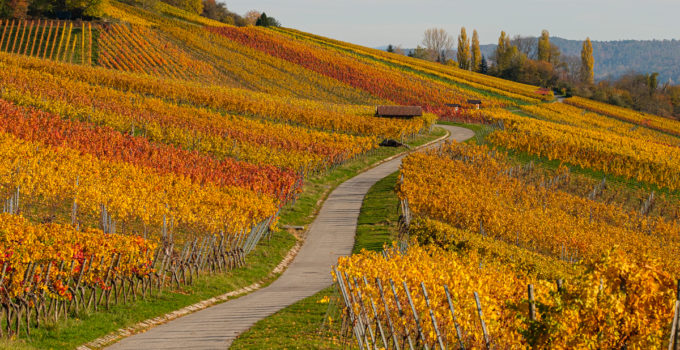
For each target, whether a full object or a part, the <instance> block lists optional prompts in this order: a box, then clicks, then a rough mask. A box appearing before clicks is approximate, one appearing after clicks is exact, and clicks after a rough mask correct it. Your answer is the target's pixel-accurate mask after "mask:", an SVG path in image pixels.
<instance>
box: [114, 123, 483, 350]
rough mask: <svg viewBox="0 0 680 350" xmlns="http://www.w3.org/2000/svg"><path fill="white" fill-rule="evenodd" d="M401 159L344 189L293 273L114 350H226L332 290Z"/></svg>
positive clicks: (324, 210)
mask: <svg viewBox="0 0 680 350" xmlns="http://www.w3.org/2000/svg"><path fill="white" fill-rule="evenodd" d="M441 127H443V128H445V129H446V130H448V131H449V132H450V134H451V135H450V136H449V139H455V140H458V141H463V140H466V139H468V138H470V137H472V136H474V133H473V132H472V131H470V130H468V129H464V128H458V127H454V126H447V125H441ZM400 164H401V157H399V158H396V159H393V160H391V161H389V162H385V163H383V164H381V165H379V166H377V167H375V168H373V169H370V170H368V171H366V172H364V173H361V174H359V175H357V176H355V177H353V178H351V179H349V180H347V181H346V182H344V183H342V184H341V185H340V186H338V187H337V188H336V189H335V190H334V191H333V192H331V194H330V195H329V196H328V199H326V201H325V202H324V204H323V206H322V207H321V210H320V211H319V214H318V216H317V218H316V219H315V220H314V222H313V223H312V224H311V225H310V227H309V232H308V234H307V238H306V240H305V242H304V245H303V246H302V248H301V249H300V252H299V253H298V255H297V257H296V258H295V260H294V261H293V262H292V263H291V265H290V266H289V267H288V269H287V270H286V271H285V272H284V273H283V274H282V275H281V276H280V277H279V278H278V279H277V280H276V281H274V282H273V283H272V284H270V285H269V286H267V287H265V288H262V289H260V290H258V291H256V292H253V293H251V294H248V295H246V296H243V297H240V298H238V299H234V300H231V301H228V302H226V303H223V304H219V305H216V306H212V307H209V308H207V309H205V310H202V311H198V312H196V313H193V314H189V315H187V316H184V317H181V318H179V319H176V320H174V321H171V322H169V323H166V324H163V325H160V326H158V327H155V328H152V329H150V330H149V331H147V332H145V333H140V334H137V335H134V336H131V337H129V338H125V339H123V340H122V341H121V342H119V343H117V344H114V345H113V346H111V347H110V348H109V349H134V350H137V349H141V350H152V349H163V350H170V349H192V350H193V349H226V348H228V347H229V345H230V344H231V343H232V341H234V339H236V337H237V336H238V335H239V334H241V333H242V332H244V331H246V330H247V329H248V328H250V327H251V326H252V325H253V324H255V322H257V321H259V320H261V319H263V318H265V317H267V316H269V315H271V314H273V313H275V312H277V311H279V310H281V309H283V308H285V307H286V306H289V305H291V304H293V303H295V302H297V301H299V300H301V299H304V298H306V297H309V296H312V295H314V294H316V293H317V292H318V291H320V290H322V289H324V288H326V287H328V286H329V285H331V283H332V281H331V274H330V271H331V266H333V265H334V264H336V263H337V261H338V257H341V256H346V255H349V254H351V252H352V247H353V246H354V235H355V232H356V226H357V219H358V218H359V210H360V209H361V203H362V202H363V199H364V196H365V195H366V192H368V190H369V189H370V188H371V186H373V184H375V183H376V182H377V181H378V180H380V179H382V178H384V177H385V176H388V175H389V174H392V173H393V172H395V171H397V170H399V166H400Z"/></svg>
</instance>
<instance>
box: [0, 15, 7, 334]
mask: <svg viewBox="0 0 680 350" xmlns="http://www.w3.org/2000/svg"><path fill="white" fill-rule="evenodd" d="M0 23H1V24H2V36H0V51H2V46H3V44H4V43H5V33H6V32H7V27H9V20H6V21H0ZM0 335H1V334H0Z"/></svg>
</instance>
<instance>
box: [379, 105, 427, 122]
mask: <svg viewBox="0 0 680 350" xmlns="http://www.w3.org/2000/svg"><path fill="white" fill-rule="evenodd" d="M422 115H423V109H422V108H421V107H420V106H378V107H376V109H375V116H376V117H383V118H403V119H410V118H413V117H420V116H422Z"/></svg>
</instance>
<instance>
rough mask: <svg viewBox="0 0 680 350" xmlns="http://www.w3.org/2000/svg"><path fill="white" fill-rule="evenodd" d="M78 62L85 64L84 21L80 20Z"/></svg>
mask: <svg viewBox="0 0 680 350" xmlns="http://www.w3.org/2000/svg"><path fill="white" fill-rule="evenodd" d="M80 31H81V33H80V34H82V35H81V36H80V37H81V39H80V40H81V41H80V64H83V65H84V64H85V22H80Z"/></svg>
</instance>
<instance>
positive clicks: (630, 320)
mask: <svg viewBox="0 0 680 350" xmlns="http://www.w3.org/2000/svg"><path fill="white" fill-rule="evenodd" d="M104 12H105V16H104V17H103V18H101V19H97V20H91V21H80V20H79V21H70V20H57V19H44V18H43V19H41V18H35V19H22V20H11V19H10V20H2V21H0V82H2V83H1V85H0V200H2V203H3V206H2V209H3V210H2V212H1V213H0V266H1V267H0V336H1V337H5V338H7V339H8V341H10V342H13V341H17V339H18V341H26V342H27V343H28V344H30V342H31V341H32V338H31V337H35V334H36V333H38V334H42V337H56V338H58V337H64V335H61V334H60V332H61V330H62V328H60V327H70V325H71V321H72V320H74V319H76V320H77V319H79V318H84V317H90V316H91V315H102V314H107V313H110V312H111V313H112V312H115V310H116V307H118V306H120V307H129V308H130V310H133V311H131V313H134V310H137V309H135V307H137V306H135V305H136V304H135V303H136V302H137V301H140V302H142V301H143V302H149V303H162V302H163V301H164V300H166V299H164V298H165V295H167V293H177V294H190V293H191V290H192V289H191V288H192V286H196V284H200V282H197V281H201V278H207V279H211V278H224V279H225V280H229V279H232V278H233V276H234V274H236V271H243V270H246V271H247V270H248V269H251V270H252V271H250V273H252V275H254V276H255V275H257V276H258V277H262V278H264V276H267V274H269V273H270V271H271V270H272V269H273V266H276V265H277V264H279V262H280V261H278V260H277V261H273V260H276V259H279V258H278V257H277V256H275V254H272V256H268V254H269V252H265V253H263V254H262V255H263V256H264V257H262V259H264V260H266V261H267V264H265V265H266V266H269V265H271V266H272V267H271V268H268V269H267V271H260V270H257V269H255V268H252V265H251V262H252V259H253V255H254V252H255V253H257V251H258V249H260V248H261V247H262V246H263V245H266V244H268V243H269V242H271V241H272V239H276V238H277V235H282V236H283V235H288V236H286V237H288V238H290V239H291V240H295V239H299V240H300V241H302V240H304V234H302V233H301V232H297V231H295V230H297V229H296V228H295V227H297V223H296V224H295V225H290V224H291V222H287V221H285V220H284V222H282V217H283V218H285V217H286V216H285V215H284V214H282V213H286V212H288V213H292V214H291V216H292V217H295V216H297V217H298V218H299V217H305V220H309V221H310V222H311V220H313V216H314V215H315V212H316V211H317V210H318V209H319V208H318V207H319V205H321V203H322V202H323V200H324V198H326V196H327V195H328V194H329V193H330V191H332V189H333V187H334V186H338V185H339V184H340V182H341V181H340V180H339V179H341V178H343V177H344V176H345V177H346V176H349V175H348V174H349V173H353V174H356V173H359V172H361V171H363V170H366V169H368V168H369V167H371V166H373V165H375V163H377V162H378V161H380V160H381V159H382V158H386V157H387V156H391V155H395V154H397V153H399V152H401V151H405V150H406V149H407V148H408V145H409V143H411V142H415V140H418V142H421V141H422V142H425V141H424V140H432V139H434V138H436V137H438V136H441V134H438V135H437V136H434V135H435V134H433V129H434V126H435V123H437V122H438V121H439V122H456V123H469V124H476V125H474V126H470V127H471V128H473V129H475V130H476V131H477V136H476V138H474V140H473V141H472V142H470V143H462V144H458V143H446V144H443V145H439V146H437V147H436V148H433V149H429V150H427V151H423V152H413V153H410V154H409V155H408V156H406V157H405V158H404V160H403V162H402V165H401V168H400V171H399V180H398V182H397V183H396V184H395V187H394V188H395V191H396V195H395V194H394V193H393V192H390V193H391V194H392V195H393V196H395V197H396V196H398V201H399V202H398V203H397V199H396V198H395V199H394V201H395V203H393V204H394V207H392V208H396V207H397V205H398V206H399V214H400V215H401V218H400V219H399V220H398V223H397V220H396V218H395V220H394V222H392V221H391V220H386V221H387V222H388V223H387V224H386V225H393V226H394V227H393V228H394V235H393V236H392V237H390V242H389V243H387V244H386V245H385V246H384V247H383V250H382V251H380V252H374V251H362V252H361V253H358V254H354V255H352V256H348V257H342V258H340V260H339V261H338V262H337V265H336V266H335V267H334V268H333V271H332V272H331V271H329V272H331V273H332V276H333V278H334V281H335V282H336V283H335V285H334V286H335V287H334V288H336V290H337V293H336V294H335V295H336V296H338V298H339V299H338V300H339V305H340V308H341V312H342V314H343V316H342V317H343V319H342V320H340V323H342V325H341V327H342V330H343V332H344V335H345V336H349V338H350V339H352V342H353V343H354V344H355V345H356V346H358V347H359V348H361V349H364V348H365V349H369V348H370V349H379V348H384V349H407V348H408V349H446V348H461V349H465V348H482V349H492V348H493V349H501V348H551V349H552V348H555V349H572V348H600V349H622V348H626V349H628V348H630V349H652V348H658V349H660V348H668V349H678V343H680V284H678V278H679V277H680V263H679V261H678V259H677V257H678V256H680V158H679V157H678V156H677V154H678V152H677V148H678V147H680V124H679V123H678V121H675V120H670V119H665V118H662V117H659V116H655V115H650V114H644V113H639V112H635V111H632V110H628V109H624V108H619V107H614V106H610V105H607V104H604V103H600V102H595V101H591V100H588V99H585V98H579V97H572V98H566V99H561V98H560V100H559V101H558V100H555V96H554V95H553V94H552V93H549V92H547V91H546V90H544V89H540V88H539V87H536V86H530V85H526V84H520V83H515V82H511V81H507V80H503V79H500V78H496V77H492V76H489V75H484V74H479V73H474V72H471V71H467V70H462V69H459V68H457V67H453V66H449V65H444V64H439V63H435V62H429V61H425V60H421V59H416V58H412V57H406V56H403V55H397V54H392V53H387V52H382V51H380V50H374V49H370V48H366V47H362V46H358V45H354V44H350V43H346V42H342V41H338V40H333V39H329V38H325V37H321V36H317V35H314V34H309V33H304V32H301V31H298V30H295V29H290V28H280V27H276V28H264V27H254V26H247V27H236V26H232V25H227V24H224V23H220V22H217V21H214V20H210V19H207V18H204V17H201V16H198V15H195V14H190V13H187V12H185V11H183V10H180V9H178V8H175V7H172V6H170V5H168V4H166V3H163V2H160V3H158V4H157V5H156V6H155V7H154V8H153V9H146V8H141V7H136V6H133V5H130V4H128V3H123V2H118V1H115V0H111V1H107V3H106V4H105V5H104ZM378 105H408V106H419V107H422V110H423V112H424V113H422V115H418V116H415V117H412V118H389V117H379V116H378V115H377V113H376V106H378ZM457 125H459V124H457ZM468 126H469V125H468ZM440 131H441V130H440ZM470 135H471V133H470ZM468 137H470V136H469V135H468ZM395 144H396V145H401V146H399V147H401V148H387V147H386V145H395ZM402 146H406V147H402ZM394 169H396V167H395V168H392V170H391V171H394ZM392 176H397V175H394V174H393V175H392ZM322 179H324V180H323V181H327V182H326V183H324V182H323V181H322ZM346 179H349V177H346ZM389 205H392V204H390V203H385V206H389ZM291 227H292V228H291ZM284 228H285V229H284ZM285 230H288V231H291V232H292V231H295V237H293V234H292V233H291V232H288V231H286V232H284V231H285ZM301 244H302V243H301ZM381 244H382V243H381ZM291 246H292V243H291ZM289 248H290V247H289ZM267 259H268V260H267ZM279 260H280V259H279ZM333 261H335V258H333ZM259 269H261V270H265V269H264V268H262V266H260V267H259ZM324 276H326V278H328V275H325V274H324ZM251 277H252V276H251ZM270 277H271V275H269V277H267V278H270ZM233 280H234V281H233V284H232V281H229V282H228V284H229V285H228V286H217V287H216V286H210V287H207V288H208V289H210V288H212V289H211V291H210V293H212V294H210V295H209V297H213V296H215V295H218V293H223V292H224V290H222V289H224V288H235V286H238V285H239V283H244V282H243V281H240V280H238V279H237V278H235V277H234V278H233ZM258 283H259V282H258ZM201 287H204V288H206V287H205V286H204V285H203V286H199V287H196V288H201ZM218 287H219V288H222V289H220V290H217V289H219V288H218ZM164 292H165V293H166V294H163V293H164ZM123 304H124V306H123ZM177 305H180V304H179V303H178V304H177ZM186 305H188V304H187V303H185V304H182V305H181V306H186ZM118 310H120V309H118ZM148 316H149V317H156V316H158V314H153V315H148ZM140 317H141V316H140ZM100 322H101V321H100ZM329 322H330V321H329ZM128 323H129V322H128ZM126 325H127V324H126ZM88 327H89V325H88ZM91 328H97V327H96V326H93V327H91ZM63 329H66V328H63ZM102 329H104V328H102ZM69 331H70V329H69ZM40 332H43V333H40ZM45 332H46V333H45ZM98 332H99V333H97V334H94V333H93V334H91V335H88V336H87V337H85V338H87V339H85V340H86V341H90V340H93V339H94V338H96V337H101V336H104V335H105V331H104V330H98ZM102 333H104V334H102ZM44 334H49V336H45V335H44ZM55 334H56V335H55ZM64 334H69V333H68V331H64ZM88 337H89V338H88ZM54 346H55V345H54V343H52V344H49V345H48V346H43V345H40V346H39V347H49V348H52V347H54Z"/></svg>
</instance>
